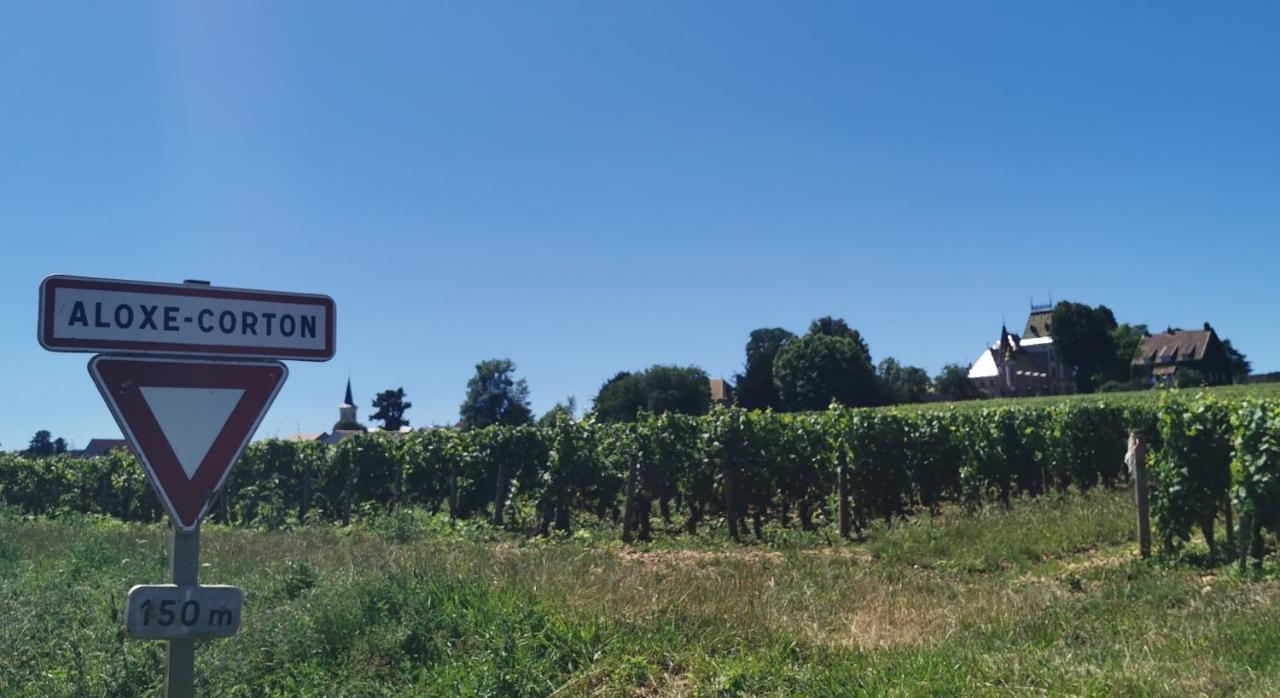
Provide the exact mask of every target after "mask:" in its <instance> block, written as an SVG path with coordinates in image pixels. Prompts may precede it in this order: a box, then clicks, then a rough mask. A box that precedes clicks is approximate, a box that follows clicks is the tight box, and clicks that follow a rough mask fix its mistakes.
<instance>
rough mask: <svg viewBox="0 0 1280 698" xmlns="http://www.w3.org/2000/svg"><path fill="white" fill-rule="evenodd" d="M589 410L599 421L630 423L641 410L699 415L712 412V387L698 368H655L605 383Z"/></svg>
mask: <svg viewBox="0 0 1280 698" xmlns="http://www.w3.org/2000/svg"><path fill="white" fill-rule="evenodd" d="M592 408H593V409H594V411H595V413H596V417H597V418H598V419H599V420H600V421H602V422H632V421H635V419H636V416H637V415H639V413H640V411H641V410H646V411H648V412H652V413H654V414H663V413H665V412H675V413H677V414H691V415H701V414H706V413H707V412H708V411H710V409H711V387H710V382H709V380H708V378H707V373H706V371H703V370H702V369H700V368H698V367H697V366H659V365H655V366H650V367H649V368H647V369H645V370H643V371H640V372H639V373H631V372H628V371H623V372H621V373H619V374H617V375H615V376H614V377H613V378H610V379H609V380H607V381H605V383H604V385H602V386H600V392H599V393H597V394H596V398H595V400H594V402H593V404H592Z"/></svg>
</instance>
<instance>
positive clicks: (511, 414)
mask: <svg viewBox="0 0 1280 698" xmlns="http://www.w3.org/2000/svg"><path fill="white" fill-rule="evenodd" d="M515 371H516V365H515V364H514V363H512V362H511V359H488V360H487V361H481V362H480V363H478V364H476V373H475V375H474V376H472V377H471V380H469V381H467V399H466V401H464V402H463V403H462V405H461V407H460V408H459V410H458V411H459V413H460V415H461V417H462V423H463V426H464V427H465V428H467V429H480V428H483V427H487V426H490V425H493V424H505V425H508V426H511V425H517V424H528V423H529V422H530V421H532V420H533V410H532V409H530V407H529V385H528V383H526V382H525V380H524V379H523V378H520V379H516V378H515V377H514V374H515Z"/></svg>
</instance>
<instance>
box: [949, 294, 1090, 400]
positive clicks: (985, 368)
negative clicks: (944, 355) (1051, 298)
mask: <svg viewBox="0 0 1280 698" xmlns="http://www.w3.org/2000/svg"><path fill="white" fill-rule="evenodd" d="M1052 321H1053V306H1052V305H1042V306H1036V305H1033V306H1031V314H1030V315H1029V316H1028V317H1027V325H1026V327H1025V329H1023V332H1022V336H1018V335H1016V334H1013V333H1012V332H1010V331H1009V329H1008V327H1006V326H1001V327H1000V338H999V339H998V340H996V342H995V343H994V344H992V345H991V346H990V347H988V348H987V349H986V350H985V351H983V352H982V354H980V355H979V356H978V358H977V360H975V361H974V362H973V365H972V366H970V368H969V379H970V380H972V381H973V382H974V383H975V384H977V386H978V388H979V389H981V390H982V391H983V392H985V393H987V394H988V395H990V396H992V397H1025V396H1032V395H1064V394H1067V393H1071V392H1074V384H1073V382H1072V377H1073V376H1072V372H1071V369H1070V368H1068V367H1067V366H1065V365H1064V364H1063V363H1062V361H1061V360H1060V359H1059V358H1058V353H1057V351H1056V350H1055V349H1054V346H1053V334H1052V330H1053V327H1052V324H1053V322H1052Z"/></svg>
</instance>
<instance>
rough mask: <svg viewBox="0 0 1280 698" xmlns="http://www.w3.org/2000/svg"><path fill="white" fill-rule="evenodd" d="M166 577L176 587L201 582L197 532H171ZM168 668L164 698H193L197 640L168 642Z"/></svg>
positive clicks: (188, 639) (176, 530) (194, 584)
mask: <svg viewBox="0 0 1280 698" xmlns="http://www.w3.org/2000/svg"><path fill="white" fill-rule="evenodd" d="M169 575H170V576H171V577H172V578H173V583H174V584H176V585H177V586H179V587H186V586H192V587H193V586H196V585H197V584H199V583H200V529H199V528H196V530H194V531H192V532H191V533H183V532H181V531H179V530H178V529H177V528H174V529H173V549H172V550H171V551H170V555H169ZM168 654H169V656H168V668H167V670H166V672H165V679H164V686H165V693H164V694H165V696H166V698H193V697H194V696H195V694H196V641H195V640H194V639H192V638H183V639H172V640H169V653H168Z"/></svg>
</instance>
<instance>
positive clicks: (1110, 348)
mask: <svg viewBox="0 0 1280 698" xmlns="http://www.w3.org/2000/svg"><path fill="white" fill-rule="evenodd" d="M1052 323H1053V330H1052V334H1053V346H1054V347H1055V348H1056V349H1057V350H1058V356H1060V357H1061V358H1062V362H1063V363H1065V364H1066V365H1068V366H1071V367H1072V368H1074V369H1075V377H1076V390H1077V391H1078V392H1081V393H1089V392H1093V389H1094V385H1095V384H1096V383H1097V382H1100V380H1101V379H1105V378H1106V373H1107V371H1108V370H1109V369H1111V370H1114V366H1115V361H1116V355H1117V352H1116V345H1115V340H1114V339H1112V336H1111V332H1112V330H1115V329H1116V316H1115V315H1114V314H1113V313H1112V312H1111V310H1110V309H1109V308H1107V306H1105V305H1099V306H1098V307H1096V308H1090V307H1089V306H1087V305H1084V304H1083V303H1071V302H1069V301H1062V302H1060V303H1058V305H1056V306H1054V308H1053V320H1052Z"/></svg>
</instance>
